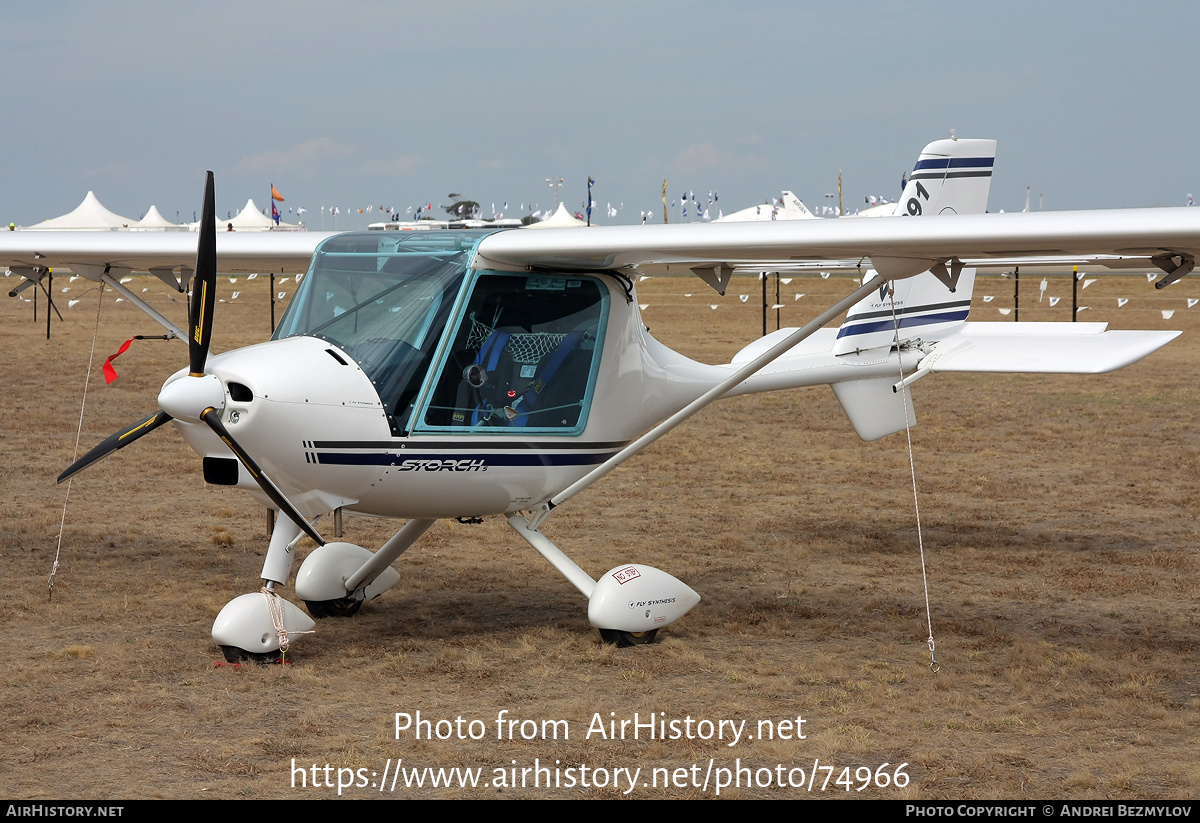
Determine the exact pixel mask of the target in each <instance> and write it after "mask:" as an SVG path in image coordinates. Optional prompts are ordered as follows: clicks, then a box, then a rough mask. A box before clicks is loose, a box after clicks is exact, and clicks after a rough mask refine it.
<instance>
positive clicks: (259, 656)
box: [221, 646, 282, 666]
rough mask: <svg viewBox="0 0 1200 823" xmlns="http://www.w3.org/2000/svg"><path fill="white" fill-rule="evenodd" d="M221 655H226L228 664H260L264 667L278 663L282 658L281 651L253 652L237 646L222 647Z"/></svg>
mask: <svg viewBox="0 0 1200 823" xmlns="http://www.w3.org/2000/svg"><path fill="white" fill-rule="evenodd" d="M221 654H223V655H225V662H226V663H259V664H261V665H264V666H265V665H268V664H271V663H278V662H279V661H280V659H281V658H282V655H281V654H280V653H279V649H276V650H275V651H273V652H251V651H246V650H245V649H241V648H238V647H237V646H222V647H221Z"/></svg>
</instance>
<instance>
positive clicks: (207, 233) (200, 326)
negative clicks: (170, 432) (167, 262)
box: [188, 171, 217, 376]
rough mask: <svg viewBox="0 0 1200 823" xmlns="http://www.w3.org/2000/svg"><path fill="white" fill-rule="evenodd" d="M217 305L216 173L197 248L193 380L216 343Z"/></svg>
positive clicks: (207, 191) (209, 183) (209, 179)
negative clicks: (214, 336) (209, 348)
mask: <svg viewBox="0 0 1200 823" xmlns="http://www.w3.org/2000/svg"><path fill="white" fill-rule="evenodd" d="M216 302H217V206H216V195H215V194H214V192H213V173H212V172H211V171H210V172H208V173H207V176H206V178H205V181H204V209H203V211H202V214H201V217H200V242H199V244H198V245H197V247H196V273H195V275H194V276H193V279H192V303H191V306H190V308H189V312H188V313H189V318H188V319H189V320H190V321H191V324H192V327H191V329H190V331H191V337H189V338H188V356H189V358H190V365H191V372H192V375H193V376H199V375H202V374H204V363H205V361H207V360H208V346H209V343H210V342H211V341H212V324H213V310H214V308H215V307H216Z"/></svg>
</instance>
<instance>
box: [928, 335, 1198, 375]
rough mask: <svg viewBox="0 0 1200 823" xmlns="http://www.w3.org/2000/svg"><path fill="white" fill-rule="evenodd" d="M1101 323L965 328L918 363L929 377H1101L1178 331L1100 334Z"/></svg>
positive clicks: (1127, 363)
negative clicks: (989, 374)
mask: <svg viewBox="0 0 1200 823" xmlns="http://www.w3.org/2000/svg"><path fill="white" fill-rule="evenodd" d="M1106 326H1107V324H1106V323H967V324H966V326H965V328H963V330H962V331H961V332H959V333H958V334H955V335H954V336H953V337H951V338H949V339H947V340H943V341H941V342H939V343H937V344H936V345H935V346H934V347H933V351H932V352H931V353H930V354H929V355H928V356H927V357H925V358H924V359H923V360H922V362H921V368H922V369H923V370H928V371H934V372H1008V373H1026V374H1103V373H1104V372H1110V371H1114V370H1116V369H1119V368H1122V367H1123V366H1128V365H1129V364H1130V363H1134V362H1137V361H1138V360H1141V359H1142V358H1143V357H1146V356H1147V355H1149V354H1151V353H1153V352H1155V351H1158V350H1159V349H1160V348H1162V347H1163V346H1165V345H1166V344H1167V343H1169V342H1171V341H1172V340H1174V339H1175V338H1176V337H1178V336H1179V334H1180V332H1177V331H1107V332H1106V331H1105V328H1106Z"/></svg>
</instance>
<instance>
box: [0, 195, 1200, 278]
mask: <svg viewBox="0 0 1200 823" xmlns="http://www.w3.org/2000/svg"><path fill="white" fill-rule="evenodd" d="M330 234H331V233H329V232H261V233H257V232H255V233H250V232H244V233H240V234H239V233H236V232H229V233H218V235H217V258H218V260H220V267H221V271H222V272H228V273H240V272H260V273H266V272H271V271H274V272H279V273H299V272H302V271H305V270H306V269H307V268H308V263H309V260H310V259H311V257H312V254H313V251H314V249H315V248H316V246H317V245H318V244H319V243H320V242H321V241H322V240H324V239H325V238H326V237H329V236H330ZM195 253H196V238H195V234H194V233H192V232H82V231H74V232H41V231H39V232H34V231H19V232H8V233H4V234H0V266H5V267H7V268H9V269H11V270H12V271H13V272H14V273H20V274H25V275H26V276H29V275H30V274H32V273H34V272H37V271H38V270H44V269H45V268H46V267H54V268H58V267H65V268H70V269H72V270H73V271H76V272H78V273H81V274H85V275H86V274H87V273H88V272H89V270H95V269H97V268H99V269H100V270H103V269H104V268H109V269H110V270H111V271H112V272H113V273H114V274H115V273H117V272H120V273H125V272H128V271H151V272H156V270H158V271H163V270H174V269H181V268H182V269H186V267H188V266H190V265H191V262H192V260H193V259H194V257H195ZM1198 254H1200V209H1188V208H1153V209H1113V210H1104V211H1070V212H1029V213H1013V214H982V215H947V216H938V217H935V218H933V219H929V218H928V217H927V218H926V219H923V220H905V219H903V218H892V219H877V220H832V219H831V220H804V221H780V222H774V223H740V224H739V223H732V224H726V223H720V224H713V223H690V224H683V225H655V226H594V227H591V228H580V229H560V230H556V231H542V232H527V231H517V230H510V231H500V232H497V233H495V234H494V235H491V236H489V237H487V238H486V239H484V240H483V242H482V243H481V244H480V246H479V255H478V257H477V260H476V264H475V266H476V268H512V267H518V268H526V267H530V268H536V269H555V268H557V269H567V270H574V269H595V270H600V269H614V268H631V267H637V268H640V269H642V270H643V271H646V272H648V273H653V272H655V271H660V270H669V269H670V267H671V266H673V265H674V266H682V267H685V268H688V269H689V270H691V271H693V272H694V273H696V274H698V275H700V276H701V277H703V278H704V279H705V280H706V281H708V282H710V283H711V284H712V285H713V286H714V287H715V288H717V290H718V291H721V292H723V291H724V285H725V284H726V283H727V282H728V278H729V276H730V275H731V274H732V271H733V270H735V269H739V268H741V269H745V268H763V267H780V268H786V267H789V266H790V267H796V266H801V265H804V264H813V263H815V264H817V265H820V263H821V262H822V261H846V260H862V261H863V266H864V268H866V267H868V266H869V267H870V268H874V269H875V270H876V271H878V272H879V273H880V274H881V275H883V276H884V277H887V278H894V277H906V276H909V275H912V274H917V273H919V272H923V271H926V270H928V269H930V268H931V267H933V266H935V265H937V264H939V263H945V262H947V261H950V260H952V259H954V260H957V261H962V262H963V263H965V264H967V265H971V264H985V263H986V262H988V261H996V262H1000V261H1002V262H1004V263H1005V264H1009V263H1020V262H1021V261H1022V260H1025V259H1028V260H1031V261H1034V260H1044V259H1046V258H1058V259H1064V258H1069V259H1071V260H1075V261H1080V262H1081V263H1082V262H1092V263H1094V264H1095V265H1099V266H1109V265H1113V263H1114V262H1117V264H1118V265H1123V266H1127V265H1130V264H1131V262H1132V261H1135V260H1136V261H1141V262H1142V263H1144V264H1145V263H1151V264H1153V265H1157V266H1159V267H1160V268H1162V269H1164V271H1167V272H1172V271H1180V270H1182V269H1187V270H1188V271H1190V263H1191V261H1193V260H1194V258H1195V257H1196V256H1197V255H1198ZM156 273H158V272H156ZM182 273H183V274H184V277H181V278H180V280H179V281H178V285H177V287H178V288H180V289H182V288H183V287H185V286H186V277H187V276H188V275H189V274H190V272H186V271H185V272H182ZM160 276H161V275H160Z"/></svg>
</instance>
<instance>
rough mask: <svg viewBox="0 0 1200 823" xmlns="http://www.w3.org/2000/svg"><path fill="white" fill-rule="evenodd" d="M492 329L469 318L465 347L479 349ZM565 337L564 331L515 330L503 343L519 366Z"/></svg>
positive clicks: (537, 359)
mask: <svg viewBox="0 0 1200 823" xmlns="http://www.w3.org/2000/svg"><path fill="white" fill-rule="evenodd" d="M493 331H494V329H493V328H492V327H491V326H489V325H488V324H487V323H480V322H479V321H478V320H476V319H475V318H474V317H472V318H471V331H470V332H469V333H468V335H467V347H468V348H471V349H474V350H475V351H479V349H480V348H482V347H483V344H484V343H486V342H487V339H488V337H490V336H491V334H492V332H493ZM566 338H567V335H566V333H565V332H564V333H558V332H548V331H535V332H517V333H516V334H512V335H510V336H509V338H508V341H507V342H506V343H505V344H504V347H505V349H506V350H507V352H508V356H509V357H511V358H512V361H513V362H514V363H516V364H518V365H521V366H532V365H534V364H536V363H539V362H541V360H542V358H543V357H545V356H546V355H548V354H550V352H552V351H554V350H555V349H557V348H558V347H559V345H560V344H561V343H562V341H563V340H565V339H566Z"/></svg>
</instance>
